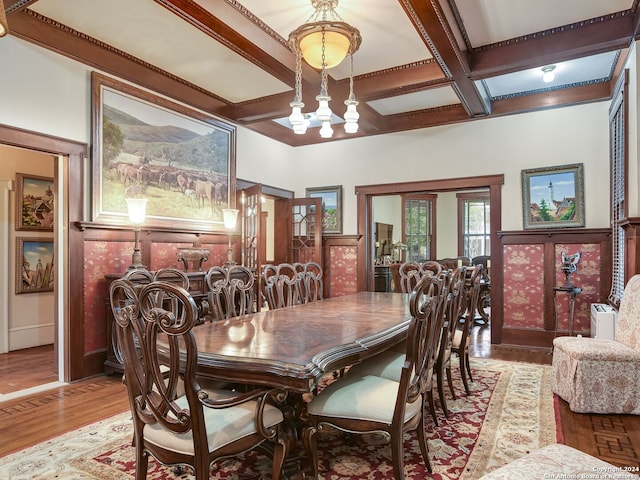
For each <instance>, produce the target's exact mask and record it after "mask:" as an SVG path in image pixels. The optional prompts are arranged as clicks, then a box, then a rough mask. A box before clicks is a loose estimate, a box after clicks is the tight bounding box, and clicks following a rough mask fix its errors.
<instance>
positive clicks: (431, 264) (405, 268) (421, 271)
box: [398, 260, 442, 293]
mask: <svg viewBox="0 0 640 480" xmlns="http://www.w3.org/2000/svg"><path fill="white" fill-rule="evenodd" d="M441 271H442V265H440V264H439V263H438V262H435V261H433V260H427V261H426V262H422V263H421V262H405V263H403V264H401V265H400V267H399V269H398V272H399V273H400V287H401V290H402V292H403V293H411V291H412V290H413V288H414V287H415V286H416V284H417V283H418V281H419V280H420V279H421V278H422V277H424V276H425V275H437V274H439V273H440V272H441Z"/></svg>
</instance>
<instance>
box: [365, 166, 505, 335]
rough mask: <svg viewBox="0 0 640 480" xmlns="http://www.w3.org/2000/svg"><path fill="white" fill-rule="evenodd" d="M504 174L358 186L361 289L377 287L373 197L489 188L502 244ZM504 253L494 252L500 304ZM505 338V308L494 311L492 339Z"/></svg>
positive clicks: (494, 297) (495, 297)
mask: <svg viewBox="0 0 640 480" xmlns="http://www.w3.org/2000/svg"><path fill="white" fill-rule="evenodd" d="M503 184H504V175H486V176H481V177H464V178H451V179H443V180H426V181H416V182H403V183H390V184H378V185H362V186H356V188H355V191H356V196H357V205H358V237H359V240H358V290H359V291H362V290H367V291H374V290H375V265H374V259H375V248H376V246H375V220H374V216H373V215H374V209H373V201H374V200H373V199H374V197H376V196H381V195H403V194H414V193H421V192H433V193H437V192H455V191H461V190H463V191H468V190H478V189H488V190H489V199H490V204H491V211H490V225H491V228H490V231H491V233H490V243H491V245H496V246H497V245H499V242H498V232H499V231H500V230H501V229H502V227H501V225H502V200H501V198H502V196H501V188H502V185H503ZM502 286H503V275H502V255H501V252H498V251H494V252H493V256H492V288H491V304H492V305H496V306H499V305H501V300H502ZM501 341H502V310H501V309H500V308H494V309H492V311H491V343H501Z"/></svg>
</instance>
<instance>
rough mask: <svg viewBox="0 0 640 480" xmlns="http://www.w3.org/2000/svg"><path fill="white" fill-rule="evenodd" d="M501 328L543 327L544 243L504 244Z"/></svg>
mask: <svg viewBox="0 0 640 480" xmlns="http://www.w3.org/2000/svg"><path fill="white" fill-rule="evenodd" d="M503 255H504V320H503V325H504V326H505V327H519V328H534V329H542V328H544V246H543V245H505V246H504V250H503Z"/></svg>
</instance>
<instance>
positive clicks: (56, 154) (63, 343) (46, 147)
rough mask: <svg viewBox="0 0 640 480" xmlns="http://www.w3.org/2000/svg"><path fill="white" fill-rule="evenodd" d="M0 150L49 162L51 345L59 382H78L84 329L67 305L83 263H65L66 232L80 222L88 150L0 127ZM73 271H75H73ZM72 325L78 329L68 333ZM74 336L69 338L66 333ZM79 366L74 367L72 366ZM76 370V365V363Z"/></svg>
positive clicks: (74, 307) (76, 305)
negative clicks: (7, 148)
mask: <svg viewBox="0 0 640 480" xmlns="http://www.w3.org/2000/svg"><path fill="white" fill-rule="evenodd" d="M0 145H5V146H10V147H18V148H23V149H26V150H30V151H32V152H39V153H42V154H45V155H48V156H49V157H50V158H51V157H53V177H54V179H55V180H54V190H55V191H54V196H55V202H56V208H55V227H54V232H53V233H52V234H51V235H52V238H53V236H54V235H55V238H53V243H54V253H53V256H54V259H55V260H54V262H53V263H54V269H53V270H54V279H55V280H54V281H55V283H54V300H53V311H54V316H53V343H54V346H55V348H54V358H55V360H54V362H55V364H56V367H57V378H58V381H59V382H69V381H71V380H74V379H76V378H79V377H81V373H80V372H79V370H80V369H79V368H75V369H74V368H72V366H73V365H72V356H78V357H82V356H83V355H84V329H83V328H82V325H83V320H84V316H83V310H82V308H83V307H82V304H81V303H82V302H71V300H70V295H71V294H70V291H71V288H70V278H71V277H72V276H74V277H75V276H77V272H78V271H81V268H82V263H81V262H82V258H81V256H78V257H77V258H76V259H75V260H80V262H77V261H72V260H74V259H71V258H70V257H69V251H70V248H69V243H70V239H71V238H74V239H75V238H77V237H78V233H76V232H73V233H71V232H70V230H71V229H70V228H68V227H69V226H70V225H71V223H72V221H79V220H82V218H83V217H82V215H83V212H84V211H85V203H84V199H83V191H85V179H84V166H85V162H86V159H87V145H86V144H84V143H78V142H74V141H72V140H65V139H61V138H58V137H52V136H49V135H44V134H41V133H37V132H31V131H28V130H22V129H18V128H14V127H9V126H4V125H0ZM78 265H79V266H80V268H78ZM72 324H73V325H75V326H79V328H72ZM72 330H73V331H74V335H73V337H72V336H71V334H70V332H71V331H72ZM75 364H76V365H78V362H75ZM80 365H81V362H80Z"/></svg>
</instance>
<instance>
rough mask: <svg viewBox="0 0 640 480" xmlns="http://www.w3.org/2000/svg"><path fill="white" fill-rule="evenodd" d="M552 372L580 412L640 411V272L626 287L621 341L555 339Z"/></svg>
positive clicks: (562, 393) (555, 385) (618, 326)
mask: <svg viewBox="0 0 640 480" xmlns="http://www.w3.org/2000/svg"><path fill="white" fill-rule="evenodd" d="M552 375H553V377H552V388H553V392H554V393H556V394H557V395H558V396H560V397H561V398H562V399H564V400H566V401H567V402H568V403H569V408H570V409H571V410H572V411H574V412H579V413H587V412H589V413H626V414H635V415H639V414H640V275H635V276H633V277H632V278H631V279H630V280H629V282H628V283H627V286H626V287H625V290H624V294H623V296H622V301H621V303H620V310H619V312H618V320H617V324H616V334H615V340H604V339H598V338H581V337H558V338H556V339H554V341H553V372H552Z"/></svg>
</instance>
